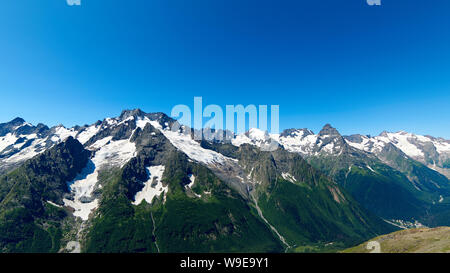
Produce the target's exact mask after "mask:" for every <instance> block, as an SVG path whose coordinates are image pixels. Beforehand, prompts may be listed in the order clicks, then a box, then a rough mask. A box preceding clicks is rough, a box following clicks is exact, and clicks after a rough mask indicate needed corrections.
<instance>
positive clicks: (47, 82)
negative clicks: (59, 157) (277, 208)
mask: <svg viewBox="0 0 450 273" xmlns="http://www.w3.org/2000/svg"><path fill="white" fill-rule="evenodd" d="M449 14H450V1H448V0H433V1H430V0H382V6H379V7H374V6H368V5H367V4H366V2H365V0H321V1H312V0H308V1H302V0H295V1H285V0H276V1H275V0H272V1H266V0H255V1H253V0H252V1H247V0H214V1H212V0H191V1H186V0H151V1H150V0H140V1H138V0H127V1H125V0H113V1H106V0H105V1H98V0H82V5H81V6H68V5H67V4H66V0H46V1H36V0H20V1H17V0H14V1H13V0H8V1H3V2H2V6H1V9H0V122H4V121H8V120H11V119H12V118H14V117H16V116H20V117H23V118H24V119H26V120H27V121H29V122H32V123H34V124H36V123H38V122H43V123H46V124H48V125H56V124H58V123H62V124H64V125H66V126H73V125H75V124H80V125H82V124H86V123H88V124H90V123H93V122H95V121H96V120H98V119H103V118H104V117H108V116H117V115H119V114H120V112H121V110H122V109H126V108H141V109H143V110H144V111H146V112H156V111H163V112H166V113H170V110H171V109H172V107H173V106H174V105H176V104H188V105H192V104H193V97H194V96H203V100H204V104H219V105H222V106H224V105H225V104H244V105H246V104H269V105H270V104H279V105H280V126H281V128H282V129H284V128H291V127H301V128H303V127H307V128H311V129H313V130H314V131H315V132H317V131H318V130H319V129H320V128H321V127H322V126H323V125H324V124H325V123H331V124H332V125H333V126H335V127H337V128H338V129H339V130H340V131H341V132H342V133H344V134H352V133H363V134H372V135H374V134H379V133H380V132H381V131H383V130H388V131H398V130H406V131H411V132H415V133H420V134H431V135H434V136H442V137H445V138H448V139H450V16H449Z"/></svg>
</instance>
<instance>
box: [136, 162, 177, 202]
mask: <svg viewBox="0 0 450 273" xmlns="http://www.w3.org/2000/svg"><path fill="white" fill-rule="evenodd" d="M147 172H148V180H147V181H146V182H145V183H144V188H142V190H141V191H140V192H138V193H136V196H135V198H134V200H135V201H134V202H133V205H139V204H140V203H141V202H142V201H143V200H145V201H146V202H147V203H149V204H151V203H152V200H153V198H155V196H156V197H157V196H160V195H161V194H162V193H165V192H167V190H168V189H169V186H165V187H164V186H163V184H162V182H161V178H162V175H163V173H164V166H162V165H160V166H152V167H148V168H147Z"/></svg>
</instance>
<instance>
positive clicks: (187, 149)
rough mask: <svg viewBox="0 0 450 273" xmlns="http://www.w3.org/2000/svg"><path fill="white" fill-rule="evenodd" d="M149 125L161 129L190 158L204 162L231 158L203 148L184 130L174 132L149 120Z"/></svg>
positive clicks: (222, 160)
mask: <svg viewBox="0 0 450 273" xmlns="http://www.w3.org/2000/svg"><path fill="white" fill-rule="evenodd" d="M150 123H151V125H152V126H153V127H155V128H156V129H158V130H159V131H161V133H162V134H163V135H164V136H165V137H166V138H167V139H169V141H170V142H171V143H172V145H173V146H175V147H176V148H177V149H179V150H181V151H182V152H183V153H185V154H186V155H187V156H188V157H189V158H191V159H192V160H195V161H198V162H201V163H204V164H207V165H208V164H223V163H224V162H225V161H227V160H233V159H231V158H228V157H226V156H224V155H222V154H220V153H218V152H215V151H213V150H209V149H205V148H203V147H201V146H200V144H199V143H198V142H197V141H195V140H193V139H192V138H191V135H190V134H186V133H184V132H178V131H176V132H174V131H172V130H170V128H169V127H166V128H162V126H161V124H159V123H158V122H157V121H154V120H152V121H150Z"/></svg>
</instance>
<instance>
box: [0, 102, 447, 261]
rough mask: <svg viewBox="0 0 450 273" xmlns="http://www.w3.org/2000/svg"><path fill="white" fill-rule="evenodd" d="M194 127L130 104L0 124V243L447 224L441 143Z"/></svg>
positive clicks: (207, 237)
mask: <svg viewBox="0 0 450 273" xmlns="http://www.w3.org/2000/svg"><path fill="white" fill-rule="evenodd" d="M173 128H177V129H176V130H174V129H173ZM194 133H195V132H194V131H193V130H192V129H190V128H188V127H186V126H180V125H179V124H178V123H177V121H175V120H173V119H172V118H170V117H168V116H167V115H165V114H163V113H144V112H143V111H141V110H139V109H136V110H126V111H123V112H122V113H121V115H120V116H119V117H116V118H106V119H104V120H103V121H98V122H96V123H94V124H91V125H85V126H75V127H73V128H65V127H64V126H62V125H59V126H56V127H52V128H49V127H47V126H46V125H44V124H38V125H36V126H34V125H32V124H30V123H27V122H26V121H24V120H23V119H21V118H16V119H14V120H12V121H10V122H7V123H3V124H0V252H91V253H98V252H107V253H111V252H150V253H156V252H165V253H173V252H308V251H314V252H329V251H340V250H343V249H346V248H349V247H354V246H357V245H359V244H361V243H363V242H364V241H367V240H369V239H370V238H374V237H377V236H381V235H384V234H388V233H391V232H394V231H397V230H400V229H406V228H414V227H423V228H425V227H429V228H433V227H437V226H450V181H449V178H450V141H449V140H445V139H442V138H435V137H431V136H420V135H414V134H411V133H407V132H397V133H389V132H383V133H381V134H380V135H379V136H375V137H371V136H364V135H352V136H342V135H341V134H340V133H339V132H338V131H337V130H336V129H335V128H333V127H331V126H330V125H325V127H324V128H323V129H322V130H321V131H320V132H319V133H318V134H314V133H313V132H312V131H310V130H308V129H289V130H285V131H284V132H282V133H281V134H276V135H275V134H268V133H267V132H263V131H260V130H258V129H250V130H249V131H248V132H247V133H245V134H241V135H233V136H232V137H231V138H228V139H225V140H223V141H206V140H202V141H195V140H194V139H193V135H194ZM216 133H221V132H216ZM268 143H272V144H273V143H277V144H279V147H278V149H275V150H273V151H267V149H263V148H262V147H263V146H266V145H268Z"/></svg>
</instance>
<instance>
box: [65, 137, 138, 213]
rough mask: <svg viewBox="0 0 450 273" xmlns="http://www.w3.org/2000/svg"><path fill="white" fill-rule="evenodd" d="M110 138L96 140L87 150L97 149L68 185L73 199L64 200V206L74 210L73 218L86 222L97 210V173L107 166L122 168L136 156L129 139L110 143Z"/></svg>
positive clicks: (134, 148)
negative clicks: (95, 196)
mask: <svg viewBox="0 0 450 273" xmlns="http://www.w3.org/2000/svg"><path fill="white" fill-rule="evenodd" d="M111 138H112V137H106V138H103V139H101V140H98V141H97V142H95V143H94V144H93V145H91V146H90V147H89V149H99V150H97V151H96V152H95V155H94V157H93V158H92V159H91V161H89V163H88V165H87V166H86V167H85V168H84V169H83V170H82V172H81V173H80V174H79V175H78V176H77V177H76V178H75V179H74V180H73V181H71V182H69V183H68V185H69V188H70V191H71V192H72V193H73V194H74V199H73V200H69V199H64V200H63V201H64V205H66V206H68V207H71V208H73V209H74V213H73V214H74V216H76V217H80V218H81V219H82V220H84V221H86V220H88V219H89V215H90V214H91V212H92V211H93V210H95V209H96V208H98V205H99V200H98V198H94V196H93V193H94V190H95V189H96V186H97V182H98V173H99V171H100V170H101V169H102V168H104V167H108V166H118V167H123V165H125V163H127V162H128V161H129V160H130V159H131V158H133V157H135V156H136V146H135V144H134V143H132V142H131V141H130V140H129V139H123V140H117V141H112V140H111Z"/></svg>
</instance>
